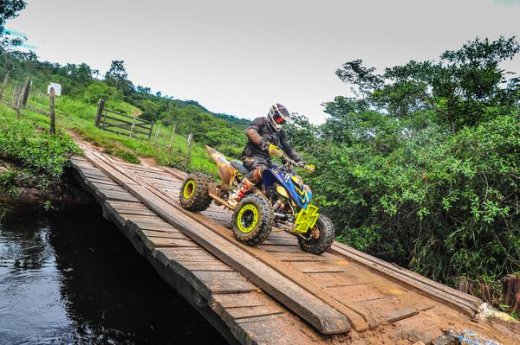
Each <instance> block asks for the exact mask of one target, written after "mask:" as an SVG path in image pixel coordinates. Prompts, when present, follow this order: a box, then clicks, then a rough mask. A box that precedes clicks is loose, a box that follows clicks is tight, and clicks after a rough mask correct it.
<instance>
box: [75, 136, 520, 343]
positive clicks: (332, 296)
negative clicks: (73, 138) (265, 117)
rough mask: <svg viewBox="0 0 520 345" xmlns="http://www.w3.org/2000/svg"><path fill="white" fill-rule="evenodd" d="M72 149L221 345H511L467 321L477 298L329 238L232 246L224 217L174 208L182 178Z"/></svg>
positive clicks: (110, 213) (116, 214)
mask: <svg viewBox="0 0 520 345" xmlns="http://www.w3.org/2000/svg"><path fill="white" fill-rule="evenodd" d="M81 146H82V148H83V150H84V157H79V156H77V157H73V158H72V164H73V167H74V169H75V170H76V171H77V175H78V177H79V180H80V181H81V183H82V184H83V185H84V186H85V187H86V189H87V190H88V191H89V192H91V193H92V195H94V197H95V199H96V200H97V202H99V204H100V205H101V206H102V208H103V213H104V216H105V218H107V219H110V220H112V221H113V222H114V223H115V224H116V225H117V226H118V228H119V229H120V230H121V231H122V232H123V233H124V235H125V236H126V237H127V238H128V239H129V240H130V241H131V242H132V244H133V246H134V247H135V248H136V250H137V251H138V252H139V253H140V254H141V255H143V256H144V257H145V258H146V259H147V260H148V261H149V262H150V264H151V265H152V266H153V267H154V269H155V270H156V271H157V272H158V273H159V274H160V275H161V276H162V277H163V279H164V280H165V281H167V282H168V283H169V284H170V285H171V286H172V287H173V288H174V289H175V290H177V291H178V292H179V293H180V294H182V295H183V296H184V298H186V299H187V300H188V301H189V302H190V303H191V304H192V305H193V306H194V307H195V308H196V309H197V310H198V311H199V312H200V313H201V314H202V315H204V316H205V317H206V318H207V319H208V320H209V322H210V323H212V324H213V326H214V327H215V328H217V329H218V330H219V332H220V333H221V334H222V335H223V336H224V337H225V338H226V339H227V340H228V341H229V342H230V343H241V344H338V343H345V344H415V343H417V344H420V343H421V342H423V343H425V344H428V343H429V342H431V341H433V340H434V339H436V338H437V337H439V336H441V335H442V334H443V332H445V331H448V330H453V331H455V332H457V331H463V330H473V331H475V332H478V333H479V334H481V335H483V336H485V337H487V338H490V339H494V340H497V341H500V342H501V343H502V344H514V343H515V339H513V338H511V337H510V336H508V333H507V332H505V331H504V332H502V331H500V330H497V328H496V327H500V325H498V326H497V325H492V324H490V323H489V322H486V321H478V320H477V318H476V316H477V314H478V313H479V308H480V307H481V306H482V305H483V302H482V301H481V300H479V299H478V298H476V297H472V296H470V295H467V294H464V293H462V292H459V291H457V290H454V289H451V288H449V287H446V286H444V285H441V284H438V283H436V282H434V281H431V280H428V279H426V278H424V277H422V276H420V275H418V274H415V273H413V272H410V271H407V270H405V269H402V268H400V267H398V266H395V265H392V264H389V263H386V262H384V261H381V260H378V259H376V258H374V257H371V256H369V255H366V254H364V253H362V252H359V251H357V250H354V249H353V248H350V247H348V246H346V245H343V244H340V243H335V244H334V245H333V246H332V248H331V250H330V251H329V252H326V253H324V254H323V255H321V256H316V255H312V254H308V253H304V252H302V251H301V250H300V248H299V246H298V243H297V240H296V238H294V237H293V235H290V234H289V233H286V232H284V231H281V230H280V229H274V231H273V233H272V234H271V235H270V237H269V239H268V240H267V241H266V242H265V243H263V244H262V245H260V246H258V247H249V246H246V245H243V244H241V243H238V242H237V241H235V239H234V238H233V235H232V232H231V231H230V229H229V227H230V220H231V213H229V212H228V211H226V210H224V209H223V208H221V207H217V206H215V205H211V206H210V208H209V209H208V210H207V211H205V212H202V213H190V212H187V211H185V210H183V209H182V208H181V207H180V205H179V202H178V193H179V188H180V186H181V181H182V178H183V177H184V173H183V172H180V171H178V170H174V169H171V168H166V167H149V166H146V167H145V166H142V165H134V164H129V163H125V162H122V161H120V160H116V159H114V158H111V157H109V156H107V155H105V154H103V153H100V152H99V151H97V150H95V149H94V148H92V147H90V146H88V145H86V144H81ZM504 327H505V326H504ZM439 344H440V342H439Z"/></svg>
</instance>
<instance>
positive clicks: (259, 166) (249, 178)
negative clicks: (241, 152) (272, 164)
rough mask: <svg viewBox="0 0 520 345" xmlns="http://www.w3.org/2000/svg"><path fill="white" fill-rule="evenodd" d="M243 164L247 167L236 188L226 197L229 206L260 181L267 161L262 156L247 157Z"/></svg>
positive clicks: (234, 203)
mask: <svg viewBox="0 0 520 345" xmlns="http://www.w3.org/2000/svg"><path fill="white" fill-rule="evenodd" d="M244 166H245V167H246V168H247V169H249V170H250V171H249V174H247V175H246V176H245V177H244V179H243V180H242V182H240V184H239V185H238V188H237V189H236V190H235V192H233V194H231V195H230V196H229V198H228V203H229V204H230V205H231V206H236V204H238V202H239V201H240V200H241V199H242V198H243V197H244V196H245V195H246V194H247V192H249V191H250V190H251V189H252V188H253V187H254V186H255V185H256V184H257V183H259V182H261V181H262V175H263V173H264V170H265V169H267V168H268V162H267V161H266V160H265V159H264V158H263V157H248V158H246V159H245V160H244Z"/></svg>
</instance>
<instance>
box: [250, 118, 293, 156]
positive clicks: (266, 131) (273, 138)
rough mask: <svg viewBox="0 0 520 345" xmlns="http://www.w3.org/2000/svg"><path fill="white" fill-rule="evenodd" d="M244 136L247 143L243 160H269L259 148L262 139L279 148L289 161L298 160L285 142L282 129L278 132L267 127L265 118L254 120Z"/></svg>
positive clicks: (267, 123) (267, 121) (267, 120)
mask: <svg viewBox="0 0 520 345" xmlns="http://www.w3.org/2000/svg"><path fill="white" fill-rule="evenodd" d="M255 132H256V133H255ZM246 135H247V137H248V139H249V141H248V143H247V145H246V147H245V148H244V151H243V152H242V155H243V158H246V157H252V156H260V157H264V158H265V159H266V160H269V159H270V157H269V153H268V152H266V151H265V150H262V149H261V148H260V142H261V140H262V139H264V140H265V141H268V142H270V143H272V144H274V145H276V146H278V147H280V148H281V149H282V150H284V152H285V153H286V154H287V155H288V156H289V157H290V158H291V159H293V160H295V161H299V160H300V157H299V156H298V154H297V153H296V151H295V150H294V149H293V148H292V146H291V145H290V144H289V142H288V141H287V136H286V135H285V131H284V130H283V129H281V130H280V131H275V130H274V129H273V128H272V127H271V126H270V125H269V119H268V118H267V117H258V118H256V119H254V120H253V122H251V123H250V124H249V126H247V128H246Z"/></svg>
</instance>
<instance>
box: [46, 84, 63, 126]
mask: <svg viewBox="0 0 520 345" xmlns="http://www.w3.org/2000/svg"><path fill="white" fill-rule="evenodd" d="M47 93H48V94H49V97H50V104H51V113H50V117H51V128H50V132H51V135H54V134H56V111H55V108H54V97H55V96H61V85H60V84H56V83H49V86H47Z"/></svg>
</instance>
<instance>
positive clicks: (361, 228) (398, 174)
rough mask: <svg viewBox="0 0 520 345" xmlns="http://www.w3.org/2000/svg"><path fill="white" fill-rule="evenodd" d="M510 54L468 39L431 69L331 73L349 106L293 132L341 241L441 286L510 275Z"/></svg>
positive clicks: (517, 235)
mask: <svg viewBox="0 0 520 345" xmlns="http://www.w3.org/2000/svg"><path fill="white" fill-rule="evenodd" d="M519 51H520V46H519V45H518V43H517V42H516V41H515V40H514V39H505V38H500V39H498V40H496V41H493V42H491V41H489V40H487V39H486V40H480V39H476V40H474V41H472V42H468V43H467V44H465V45H464V46H463V47H462V48H461V49H459V50H456V51H447V52H445V53H444V54H442V56H441V58H440V61H438V62H433V61H425V62H416V61H411V62H409V63H407V64H406V65H403V66H395V67H392V68H387V69H386V70H385V71H384V72H383V73H382V74H377V73H376V71H375V69H374V68H367V67H365V66H363V64H362V61H361V60H355V61H351V62H347V63H346V64H344V65H343V66H342V68H340V69H339V70H338V71H337V75H338V76H339V77H340V78H341V79H342V80H343V81H345V82H346V83H348V84H349V85H351V86H352V88H353V91H354V93H355V96H354V97H336V99H335V100H334V101H333V102H329V103H327V104H326V112H327V113H329V114H330V118H329V119H328V120H327V121H326V123H325V124H324V125H322V126H321V127H320V128H312V126H310V125H309V124H308V123H305V121H304V120H302V119H301V118H299V119H297V121H296V123H295V124H293V126H292V127H291V131H292V132H293V133H292V136H293V137H297V138H298V137H299V136H300V137H304V138H305V140H304V141H301V142H297V143H298V144H300V146H302V145H303V144H305V145H306V147H305V146H303V147H304V148H307V151H308V152H309V154H310V155H311V156H313V157H314V158H313V159H314V160H316V161H317V163H318V165H319V167H320V169H319V171H318V174H317V177H315V178H314V181H313V185H314V187H315V189H316V192H317V195H319V196H321V200H320V201H321V203H322V204H323V205H325V206H326V207H327V208H328V210H329V212H330V214H331V215H333V219H334V222H335V224H336V225H337V229H338V233H337V235H338V236H339V238H340V239H342V240H343V241H345V242H347V243H350V244H352V245H354V246H355V247H358V248H360V249H362V250H365V251H368V252H370V253H372V254H376V255H379V256H382V257H385V258H387V259H390V260H393V261H396V262H398V263H400V264H404V265H407V266H408V265H409V267H411V268H413V269H414V270H417V271H419V272H421V273H423V274H426V275H428V276H430V277H433V278H434V279H438V280H442V281H445V282H446V281H453V280H456V279H457V278H458V277H460V276H465V277H468V278H470V279H475V280H481V279H488V280H489V279H492V280H493V279H497V278H499V277H501V276H503V275H504V274H506V273H512V272H519V271H520V214H519V212H520V211H519V207H520V204H519V199H520V193H519V185H520V79H519V78H518V77H517V76H515V75H512V74H508V73H506V72H505V71H504V70H502V69H501V68H500V63H501V62H502V61H505V60H508V59H512V58H514V56H515V55H516V54H517V53H518V52H519ZM312 131H317V132H318V133H319V135H318V136H317V137H314V138H313V137H312V136H310V135H309V133H310V132H312ZM311 148H312V151H311V150H309V149H311ZM316 148H317V149H316Z"/></svg>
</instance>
